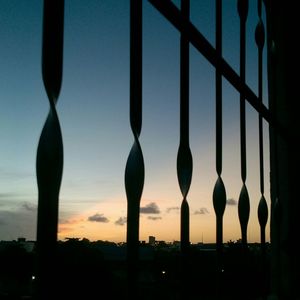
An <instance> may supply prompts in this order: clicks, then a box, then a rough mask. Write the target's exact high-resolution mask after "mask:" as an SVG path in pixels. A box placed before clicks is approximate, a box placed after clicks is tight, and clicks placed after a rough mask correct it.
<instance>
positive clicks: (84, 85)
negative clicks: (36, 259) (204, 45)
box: [0, 0, 270, 243]
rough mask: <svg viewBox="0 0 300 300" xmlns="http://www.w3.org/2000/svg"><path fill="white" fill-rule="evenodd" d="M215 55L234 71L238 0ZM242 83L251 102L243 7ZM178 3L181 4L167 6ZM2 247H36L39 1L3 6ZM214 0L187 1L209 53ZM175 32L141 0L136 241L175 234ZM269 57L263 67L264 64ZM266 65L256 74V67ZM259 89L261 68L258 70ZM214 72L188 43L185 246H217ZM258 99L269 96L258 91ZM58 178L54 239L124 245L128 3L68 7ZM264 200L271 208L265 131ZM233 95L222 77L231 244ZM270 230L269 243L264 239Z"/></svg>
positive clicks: (255, 165) (255, 236)
mask: <svg viewBox="0 0 300 300" xmlns="http://www.w3.org/2000/svg"><path fill="white" fill-rule="evenodd" d="M223 2H224V4H223V57H224V58H225V59H226V60H227V61H228V63H230V65H231V66H232V67H233V69H234V70H235V71H236V72H238V71H239V40H238V37H239V23H238V22H239V19H238V15H237V9H236V1H235V0H226V1H223ZM249 2H250V7H249V17H248V22H247V29H248V36H247V72H246V82H247V84H248V85H249V86H250V87H251V88H252V89H253V91H254V92H255V93H256V94H257V92H256V91H257V49H256V46H255V40H254V30H255V25H256V23H257V21H258V17H257V11H256V9H257V8H256V1H249ZM174 3H175V4H176V5H179V1H174ZM0 7H1V10H0V36H1V45H0V66H1V67H0V145H1V146H0V240H12V239H16V238H18V237H25V238H27V239H35V237H36V218H37V194H38V190H37V182H36V175H35V174H36V171H35V160H36V151H37V145H38V140H39V136H40V133H41V130H42V127H43V124H44V122H45V120H46V116H47V114H48V109H49V102H48V99H47V96H46V93H45V89H44V86H43V82H42V77H41V38H42V10H43V7H42V1H38V0H32V1H18V0H10V1H5V0H0ZM214 16H215V12H214V1H211V0H201V1H198V0H191V21H192V22H193V24H194V25H195V26H196V27H197V28H198V29H199V30H200V31H201V32H202V34H203V35H204V36H205V37H206V38H207V40H208V41H209V42H210V43H211V44H212V45H214V43H215V38H214V30H215V29H214V28H215V21H214ZM179 40H180V34H179V32H178V31H177V30H176V29H175V28H173V27H172V25H170V24H169V23H168V22H167V21H166V20H165V19H164V18H163V17H162V16H161V15H160V13H159V12H157V11H156V10H155V8H153V7H152V6H151V4H150V3H149V2H148V1H146V0H143V125H142V132H141V136H140V142H141V147H142V151H143V155H144V162H145V184H144V190H143V194H142V199H141V215H140V240H148V236H150V235H152V236H155V237H156V239H157V240H165V241H170V242H172V241H174V240H179V236H180V210H179V207H180V205H181V201H182V196H181V192H180V189H179V185H178V181H177V173H176V158H177V150H178V145H179ZM265 52H266V51H264V60H265V63H264V65H266V53H265ZM264 67H265V66H264ZM264 79H265V81H266V72H264ZM214 86H215V70H214V68H213V67H212V66H210V65H209V63H208V62H207V61H206V60H205V59H204V58H203V56H202V55H201V54H199V53H198V52H197V50H196V49H194V48H193V47H192V46H190V148H191V151H192V155H193V165H194V167H193V177H192V184H191V188H190V192H189V194H188V197H187V199H188V202H189V205H190V237H191V242H192V243H197V242H201V241H204V242H212V243H213V242H215V214H214V210H213V204H212V192H213V187H214V184H215V181H216V179H217V175H216V171H215V88H214ZM264 103H265V104H266V105H267V88H266V84H264ZM246 110H247V181H246V184H247V187H248V192H249V197H250V206H251V210H250V219H249V225H248V240H249V241H250V242H255V241H258V240H259V226H258V219H257V205H258V202H259V199H260V189H259V156H258V155H259V153H258V116H257V113H256V112H255V111H254V109H253V108H251V106H250V105H248V104H247V106H246ZM57 111H58V115H59V119H60V124H61V129H62V134H63V143H64V170H63V179H62V184H61V190H60V202H59V232H58V238H59V239H64V238H66V237H78V238H83V237H85V238H88V239H90V240H110V241H115V242H122V241H125V239H126V209H127V202H126V193H125V187H124V172H125V165H126V160H127V157H128V154H129V151H130V148H131V145H132V143H133V135H132V133H131V130H130V123H129V1H125V0H102V1H97V0H89V1H83V0H72V1H71V0H66V1H65V28H64V64H63V82H62V89H61V93H60V96H59V99H58V103H57ZM264 136H265V142H264V145H265V148H264V150H265V151H264V152H265V164H264V167H265V198H266V200H267V203H268V206H269V204H270V195H269V157H268V126H267V124H266V123H265V122H264ZM239 142H240V136H239V94H238V93H237V92H236V91H235V90H234V88H232V87H231V85H230V84H229V83H228V82H227V81H226V80H225V79H224V80H223V173H222V178H223V181H224V184H225V187H226V193H227V206H226V210H225V214H224V241H225V242H226V241H228V240H237V239H239V238H240V236H241V233H240V227H239V221H238V212H237V201H238V198H239V192H240V189H241V187H242V181H241V176H240V146H239ZM268 226H269V223H268V225H267V240H269V229H268Z"/></svg>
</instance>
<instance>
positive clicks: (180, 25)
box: [37, 0, 289, 299]
mask: <svg viewBox="0 0 300 300" xmlns="http://www.w3.org/2000/svg"><path fill="white" fill-rule="evenodd" d="M149 2H150V3H151V4H152V5H153V6H154V7H155V8H156V10H157V12H159V13H161V14H162V15H163V16H164V17H165V19H166V20H168V21H169V22H170V23H171V24H172V25H173V26H174V27H175V28H176V29H177V30H178V31H179V32H180V143H179V149H178V154H177V177H178V182H179V187H180V190H181V193H182V204H181V234H180V236H181V252H182V259H183V264H182V266H183V268H182V272H183V277H182V278H183V279H182V281H183V283H182V284H183V288H182V291H183V292H182V297H183V298H185V297H186V296H187V295H188V293H187V291H186V290H185V288H186V287H185V284H186V283H185V280H184V278H185V276H184V273H185V272H188V270H187V269H185V266H186V265H188V264H185V263H184V262H185V260H188V256H189V248H190V236H189V235H190V233H189V205H188V199H187V196H188V192H189V188H190V184H191V180H192V169H193V159H192V154H191V150H190V147H189V64H190V61H189V45H193V46H194V47H195V49H197V51H199V53H201V54H202V55H203V56H204V57H205V58H206V59H207V60H208V61H209V63H210V64H211V65H212V66H213V67H214V68H215V87H216V88H215V92H216V177H217V180H216V183H215V187H214V190H213V206H214V210H215V214H216V250H217V251H216V253H217V265H216V268H217V270H216V272H217V277H216V278H217V279H216V297H217V298H216V299H222V296H223V288H222V285H223V283H222V280H223V279H222V270H223V214H224V211H225V207H226V188H225V185H224V183H223V180H222V127H223V124H222V79H223V78H225V79H226V80H227V81H228V82H229V83H230V84H231V85H232V86H233V87H234V88H235V89H236V91H237V92H238V93H239V94H240V102H239V105H240V141H241V142H240V153H241V180H242V187H241V192H240V196H239V202H238V215H239V221H240V227H241V239H242V246H243V251H244V261H246V260H247V226H248V220H249V213H250V199H249V195H248V191H247V185H246V178H247V166H246V116H245V104H246V101H247V102H248V103H249V104H250V105H251V106H252V107H253V108H254V109H255V110H256V111H257V113H258V123H259V150H258V151H259V158H260V162H259V168H260V193H261V199H260V202H259V206H258V222H259V224H260V236H261V254H262V266H263V269H262V272H263V273H265V272H267V271H266V263H265V260H266V257H265V256H266V246H265V242H266V237H265V227H266V224H267V219H268V205H267V203H266V200H265V197H264V157H263V152H264V149H263V144H264V143H263V126H262V122H263V119H264V120H266V121H267V122H269V124H270V125H271V126H272V130H275V132H276V134H279V135H281V136H282V138H283V139H284V140H285V139H289V137H288V135H286V134H285V130H284V128H283V126H282V125H281V123H280V122H278V120H277V118H275V117H274V116H273V115H272V113H271V112H270V110H269V109H268V108H267V107H266V106H265V105H264V104H263V101H262V96H263V90H262V89H263V76H262V74H263V49H264V44H265V29H264V24H263V19H262V11H263V3H262V0H258V1H257V14H258V20H259V21H258V24H257V26H256V30H255V40H256V45H257V53H258V54H257V55H258V70H257V77H258V91H253V90H252V89H251V88H250V87H249V86H248V85H247V84H246V81H245V72H246V61H245V57H246V46H245V42H246V22H247V13H248V0H238V1H237V13H238V15H239V19H240V70H239V74H237V73H236V72H235V71H234V69H233V68H232V67H231V66H230V65H229V64H228V63H227V62H226V60H225V59H224V58H223V57H222V1H221V0H216V6H215V7H216V30H215V33H216V46H215V47H214V46H212V45H211V44H210V43H209V42H208V41H207V39H205V37H204V36H203V35H202V34H201V32H200V31H199V30H198V29H197V28H196V27H195V26H194V25H193V23H192V22H191V21H190V18H189V14H190V12H189V10H190V3H189V0H182V1H181V9H178V8H177V7H176V5H174V3H172V1H170V0H149ZM63 15H64V1H63V0H44V24H43V28H44V30H43V55H42V67H43V81H44V85H45V89H46V92H47V95H48V98H49V103H50V112H49V114H48V117H47V120H46V123H45V125H44V128H43V131H42V134H41V137H40V142H39V146H38V152H37V179H38V189H39V200H38V227H37V253H38V264H37V265H38V273H37V286H38V290H37V293H38V298H39V299H47V298H51V297H52V299H53V295H52V296H49V295H51V286H52V284H53V282H52V280H53V277H52V276H50V275H49V274H51V272H52V269H51V268H52V266H51V263H49V262H50V261H51V255H52V253H53V252H54V249H55V244H56V240H57V220H58V199H59V188H60V182H61V177H62V164H63V147H62V136H61V132H60V126H59V121H58V116H57V113H56V109H55V105H56V102H57V100H58V96H59V91H60V86H61V77H62V61H63V58H62V53H63ZM268 38H269V37H268ZM268 43H269V42H268ZM268 47H269V48H270V44H268ZM142 53H143V50H142V1H141V0H131V1H130V126H131V130H132V134H133V137H134V143H133V145H132V148H131V150H130V153H129V156H128V160H127V164H126V169H125V188H126V195H127V203H128V206H127V208H128V209H127V263H128V288H129V290H128V293H129V295H130V296H131V297H133V298H134V297H135V296H137V294H136V293H137V284H138V270H137V269H138V263H139V209H140V200H141V195H142V191H143V185H144V173H145V170H144V161H143V152H142V146H141V144H140V142H139V136H140V133H141V129H142ZM237 104H238V103H237ZM271 184H272V182H271ZM271 226H273V225H272V224H271ZM244 270H245V272H244V273H243V274H241V276H245V280H244V281H243V282H244V284H245V291H244V292H245V294H244V298H243V299H247V288H246V286H247V285H248V284H249V282H247V280H249V278H247V275H246V272H247V266H246V264H245V267H244ZM265 277H266V276H262V278H263V280H265V279H264V278H265ZM262 286H263V288H262V289H261V297H262V299H266V297H267V294H268V293H270V291H269V289H268V287H267V283H266V282H263V283H262ZM248 288H249V287H248ZM137 297H138V296H137Z"/></svg>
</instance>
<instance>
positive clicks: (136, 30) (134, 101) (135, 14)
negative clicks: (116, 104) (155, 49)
mask: <svg viewBox="0 0 300 300" xmlns="http://www.w3.org/2000/svg"><path fill="white" fill-rule="evenodd" d="M130 126H131V130H132V133H133V136H134V143H133V145H132V148H131V150H130V153H129V156H128V159H127V163H126V169H125V189H126V196H127V262H128V279H129V295H130V294H131V297H133V296H132V295H133V293H136V283H137V263H138V252H139V210H140V201H141V196H142V191H143V186H144V159H143V153H142V149H141V146H140V142H139V136H140V133H141V128H142V1H140V0H131V1H130Z"/></svg>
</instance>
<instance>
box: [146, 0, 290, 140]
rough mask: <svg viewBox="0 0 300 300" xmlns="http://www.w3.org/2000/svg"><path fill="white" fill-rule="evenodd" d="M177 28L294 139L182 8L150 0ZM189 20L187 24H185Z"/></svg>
mask: <svg viewBox="0 0 300 300" xmlns="http://www.w3.org/2000/svg"><path fill="white" fill-rule="evenodd" d="M148 1H149V2H150V3H151V4H152V5H153V6H154V7H155V8H156V9H157V10H158V11H159V12H160V13H161V14H162V15H163V16H164V17H165V18H166V19H167V20H169V22H170V23H171V24H173V26H174V27H175V28H177V29H178V30H179V31H180V32H186V34H187V36H188V38H189V41H190V43H191V44H192V45H193V46H194V47H195V48H196V49H197V50H198V51H199V52H200V53H201V54H202V55H203V56H204V57H205V58H206V59H207V60H208V61H209V62H210V63H211V64H212V65H213V66H214V67H216V68H217V69H219V70H220V72H221V74H222V76H223V77H225V78H226V79H227V80H228V82H230V83H231V85H232V86H233V87H234V88H235V89H236V90H237V91H238V92H239V93H241V94H243V95H244V98H245V99H246V100H247V101H248V102H249V103H250V104H251V105H252V107H253V108H254V109H255V110H256V111H257V112H259V113H260V114H261V116H262V117H263V118H264V119H265V120H266V121H267V122H269V124H270V125H272V126H273V128H274V129H276V131H277V132H278V133H279V134H280V135H281V136H282V137H283V138H284V139H290V140H292V138H293V137H292V136H291V135H290V134H289V132H288V131H287V130H286V129H285V127H284V126H283V125H282V124H281V123H279V122H278V121H277V119H276V118H275V117H274V116H273V115H271V113H270V111H269V110H268V108H267V107H266V106H265V105H264V104H263V103H262V102H260V101H259V99H258V97H257V95H256V94H255V93H254V92H253V91H252V90H251V88H249V86H248V85H247V84H246V83H245V82H244V81H242V80H241V78H240V76H239V75H238V74H237V73H236V72H235V71H234V70H233V69H232V67H231V66H230V65H229V64H228V63H227V62H226V60H225V59H224V58H222V57H220V56H219V55H218V54H217V51H216V49H215V48H214V47H213V46H212V45H211V44H210V43H209V42H208V41H207V39H206V38H205V37H204V36H203V35H202V34H201V33H200V32H199V31H198V30H197V28H196V27H195V26H194V25H193V24H192V23H191V22H187V21H185V20H184V18H183V17H182V15H181V12H180V10H179V9H178V8H177V7H176V5H175V4H173V3H172V2H171V0H164V1H161V0H148ZM186 22H187V24H185V23H186Z"/></svg>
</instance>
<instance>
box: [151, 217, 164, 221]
mask: <svg viewBox="0 0 300 300" xmlns="http://www.w3.org/2000/svg"><path fill="white" fill-rule="evenodd" d="M147 219H149V220H152V221H157V220H161V219H162V217H152V216H149V217H148V218H147Z"/></svg>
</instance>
